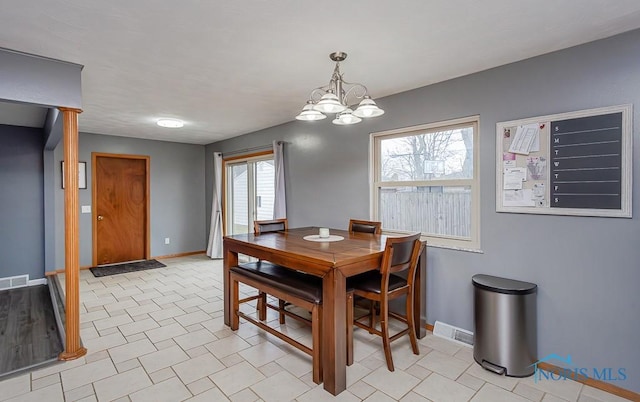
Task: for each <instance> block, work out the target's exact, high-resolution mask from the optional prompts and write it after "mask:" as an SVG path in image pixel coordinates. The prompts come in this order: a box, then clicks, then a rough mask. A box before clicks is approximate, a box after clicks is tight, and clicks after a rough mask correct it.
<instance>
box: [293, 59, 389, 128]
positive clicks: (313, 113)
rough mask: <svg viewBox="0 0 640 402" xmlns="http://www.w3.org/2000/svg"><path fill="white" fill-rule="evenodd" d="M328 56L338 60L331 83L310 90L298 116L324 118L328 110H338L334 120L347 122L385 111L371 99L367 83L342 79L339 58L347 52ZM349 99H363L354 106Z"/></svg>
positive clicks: (315, 118)
mask: <svg viewBox="0 0 640 402" xmlns="http://www.w3.org/2000/svg"><path fill="white" fill-rule="evenodd" d="M329 58H330V59H331V60H333V61H335V62H336V67H335V68H334V69H333V74H332V75H331V80H330V81H329V85H326V86H323V87H319V88H316V89H314V90H313V91H311V94H310V95H309V100H308V101H307V104H306V105H305V106H304V107H303V108H302V111H301V112H300V114H299V115H297V116H296V119H298V120H303V121H314V120H322V119H324V118H326V117H327V116H326V114H329V113H336V117H335V119H334V120H333V121H332V123H333V124H338V125H347V124H356V123H360V122H361V121H362V119H363V118H368V117H376V116H380V115H382V114H383V113H384V110H382V109H380V108H379V107H378V105H376V103H375V102H374V101H373V99H371V97H370V96H369V93H368V92H367V87H365V86H364V85H362V84H358V83H350V82H347V81H344V80H343V79H342V73H341V72H340V62H341V61H344V59H346V58H347V54H346V53H344V52H335V53H331V54H330V55H329ZM349 99H351V100H352V101H354V102H355V101H357V100H358V99H362V101H361V102H360V103H359V104H358V107H357V108H356V109H355V110H352V109H350V108H349Z"/></svg>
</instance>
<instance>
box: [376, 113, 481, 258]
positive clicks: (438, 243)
mask: <svg viewBox="0 0 640 402" xmlns="http://www.w3.org/2000/svg"><path fill="white" fill-rule="evenodd" d="M469 126H471V127H472V128H473V177H472V178H471V179H448V180H443V179H435V180H416V181H382V180H381V176H382V171H381V166H380V165H381V159H382V158H381V152H380V151H381V149H380V148H381V145H380V144H381V142H382V141H383V140H385V139H390V138H402V137H410V136H412V135H418V134H427V133H434V132H439V131H445V130H451V129H455V128H460V127H469ZM479 143H480V116H479V115H475V116H468V117H463V118H458V119H452V120H445V121H438V122H433V123H428V124H421V125H417V126H410V127H403V128H397V129H392V130H386V131H379V132H375V133H371V134H370V137H369V189H370V197H369V201H370V206H369V208H370V211H369V214H370V216H371V219H372V220H380V219H379V197H380V190H381V189H383V188H389V187H416V186H427V187H429V186H438V187H463V186H464V187H471V211H470V213H471V229H470V237H469V238H462V237H456V236H446V235H434V234H429V233H424V232H423V233H422V239H423V240H426V241H427V244H428V245H429V246H433V247H442V248H451V249H456V250H465V251H474V252H482V251H481V249H480V163H479V159H480V149H479V148H480V147H479ZM383 232H386V233H398V234H406V233H408V232H407V231H402V230H395V229H393V230H391V229H385V228H384V222H383Z"/></svg>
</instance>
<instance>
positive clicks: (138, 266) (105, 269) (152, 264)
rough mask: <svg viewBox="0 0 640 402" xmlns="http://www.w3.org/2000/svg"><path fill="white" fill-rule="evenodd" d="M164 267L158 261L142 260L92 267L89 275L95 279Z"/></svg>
mask: <svg viewBox="0 0 640 402" xmlns="http://www.w3.org/2000/svg"><path fill="white" fill-rule="evenodd" d="M162 267H166V265H164V264H163V263H161V262H160V261H158V260H144V261H137V262H125V263H124V264H115V265H105V266H102V267H93V268H90V269H91V273H92V274H93V276H95V277H96V278H99V277H101V276H109V275H117V274H126V273H129V272H136V271H144V270H145V269H153V268H162Z"/></svg>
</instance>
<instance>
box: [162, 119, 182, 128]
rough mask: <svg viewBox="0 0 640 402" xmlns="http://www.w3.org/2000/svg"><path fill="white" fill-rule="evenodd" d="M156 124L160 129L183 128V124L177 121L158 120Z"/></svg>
mask: <svg viewBox="0 0 640 402" xmlns="http://www.w3.org/2000/svg"><path fill="white" fill-rule="evenodd" d="M156 123H157V124H158V125H159V126H160V127H166V128H180V127H182V126H184V122H183V121H182V120H178V119H159V120H158V121H157V122H156Z"/></svg>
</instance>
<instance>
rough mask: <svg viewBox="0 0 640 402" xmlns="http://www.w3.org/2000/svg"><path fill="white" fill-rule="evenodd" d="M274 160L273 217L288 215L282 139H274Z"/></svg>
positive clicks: (279, 217)
mask: <svg viewBox="0 0 640 402" xmlns="http://www.w3.org/2000/svg"><path fill="white" fill-rule="evenodd" d="M273 162H274V164H275V167H276V194H275V200H274V202H273V219H281V218H286V217H287V200H286V196H285V194H286V192H285V189H284V153H283V143H282V141H273Z"/></svg>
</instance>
